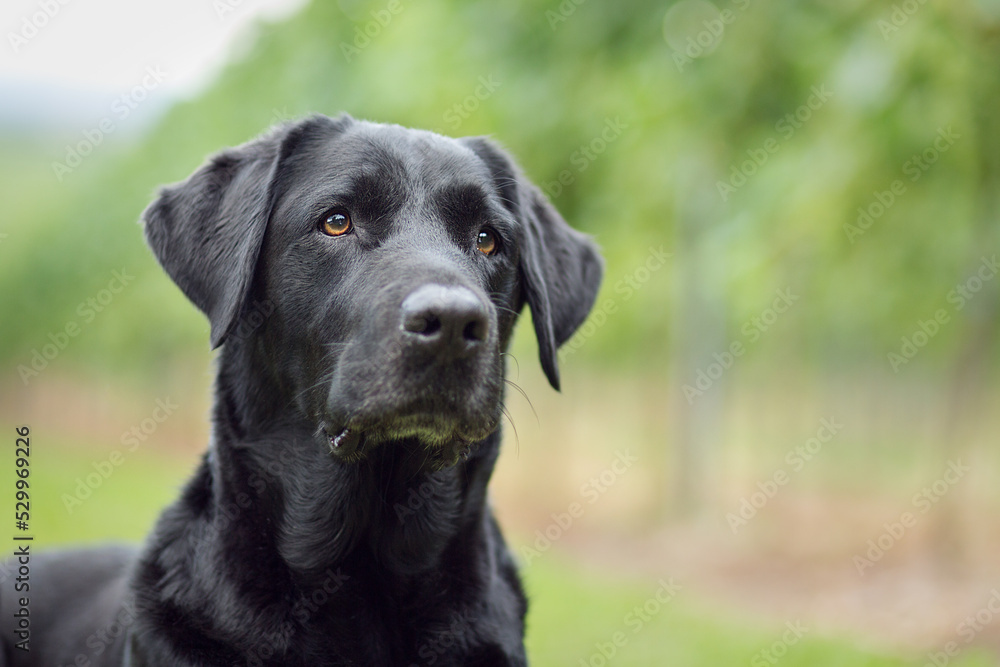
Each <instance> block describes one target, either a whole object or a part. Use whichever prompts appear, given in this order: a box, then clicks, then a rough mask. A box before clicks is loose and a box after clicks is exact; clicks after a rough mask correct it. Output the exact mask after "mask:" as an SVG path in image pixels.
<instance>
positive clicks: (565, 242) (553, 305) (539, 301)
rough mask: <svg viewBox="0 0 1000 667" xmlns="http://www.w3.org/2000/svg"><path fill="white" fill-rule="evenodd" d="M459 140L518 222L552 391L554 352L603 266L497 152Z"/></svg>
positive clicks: (586, 241) (590, 300)
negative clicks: (489, 174) (483, 165)
mask: <svg viewBox="0 0 1000 667" xmlns="http://www.w3.org/2000/svg"><path fill="white" fill-rule="evenodd" d="M465 142H466V145H467V146H469V147H470V148H472V150H474V151H475V152H476V154H477V155H479V157H480V158H481V159H482V160H483V161H485V162H486V164H487V165H488V166H489V167H490V170H491V171H492V173H493V178H494V181H495V183H496V184H497V187H498V188H499V189H500V192H501V196H503V198H504V200H505V202H506V203H507V205H508V207H509V208H510V210H511V211H512V212H513V213H514V215H515V217H517V218H518V220H519V221H520V222H521V227H522V230H523V231H522V238H521V247H520V253H521V257H520V270H521V279H522V284H523V290H524V299H525V301H527V303H528V306H529V307H530V308H531V319H532V321H533V322H534V325H535V335H536V336H537V338H538V354H539V357H540V359H541V362H542V370H544V371H545V376H546V377H547V378H548V379H549V384H551V385H552V387H553V388H555V389H557V390H558V389H559V366H558V358H557V355H556V351H557V350H558V349H559V346H560V345H562V344H563V343H565V342H566V341H567V340H569V339H570V337H571V336H572V335H573V332H575V331H576V329H577V327H579V326H580V325H581V324H582V323H583V321H584V320H585V319H586V318H587V314H588V313H590V309H591V308H592V307H593V305H594V301H595V300H596V298H597V291H598V289H599V288H600V285H601V276H602V275H603V273H604V263H603V261H602V260H601V257H600V255H599V254H598V251H597V246H596V245H595V244H594V242H593V241H592V240H591V239H590V237H588V236H586V235H585V234H581V233H580V232H578V231H576V230H575V229H573V228H572V227H570V226H569V225H568V224H566V221H565V220H563V218H562V216H561V215H559V212H558V211H556V209H555V207H553V206H552V204H551V203H550V202H549V201H548V199H547V198H546V197H545V195H544V194H542V192H541V191H540V190H539V189H538V188H537V187H536V186H535V185H534V184H533V183H531V182H530V181H528V179H527V178H526V177H525V176H524V174H522V173H521V170H520V169H519V168H518V167H517V166H516V165H515V164H514V162H513V161H512V160H511V159H510V157H509V156H508V155H507V154H506V153H505V152H504V151H503V150H502V149H500V148H498V147H497V146H496V145H495V144H493V143H492V142H491V141H489V140H487V139H484V138H482V137H472V138H469V139H466V140H465Z"/></svg>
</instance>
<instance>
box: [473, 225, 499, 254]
mask: <svg viewBox="0 0 1000 667" xmlns="http://www.w3.org/2000/svg"><path fill="white" fill-rule="evenodd" d="M499 248H500V241H499V239H497V234H496V232H494V231H493V230H492V229H484V230H483V231H481V232H479V236H478V238H476V250H478V251H479V252H481V253H483V254H484V255H493V254H496V251H497V249H499Z"/></svg>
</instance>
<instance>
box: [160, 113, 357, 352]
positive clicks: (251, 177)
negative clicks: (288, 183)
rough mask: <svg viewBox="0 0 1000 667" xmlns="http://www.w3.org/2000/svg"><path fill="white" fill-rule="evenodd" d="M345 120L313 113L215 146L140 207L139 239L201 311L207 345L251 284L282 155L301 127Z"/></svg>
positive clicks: (235, 314) (235, 315)
mask: <svg viewBox="0 0 1000 667" xmlns="http://www.w3.org/2000/svg"><path fill="white" fill-rule="evenodd" d="M349 121H350V118H349V117H346V116H345V117H341V118H339V119H337V120H333V119H330V118H327V117H325V116H314V117H311V118H308V119H306V120H303V121H299V122H297V123H292V124H286V125H283V126H280V127H278V128H276V129H275V130H272V131H271V132H270V133H268V134H266V135H264V136H262V137H260V138H258V139H254V140H252V141H249V142H247V143H245V144H243V145H241V146H238V147H236V148H231V149H228V150H224V151H222V152H220V153H217V154H216V155H214V156H212V157H211V158H209V160H208V161H207V162H206V163H205V164H204V165H202V166H201V167H200V168H199V169H198V170H197V171H195V172H194V173H193V174H192V175H191V176H189V177H188V179H187V180H185V181H182V182H181V183H177V184H174V185H170V186H167V187H164V188H162V189H161V190H160V193H159V196H158V197H157V198H156V200H154V201H153V203H152V204H150V205H149V207H147V208H146V210H145V211H144V212H143V214H142V218H143V222H144V225H145V231H146V242H147V243H148V244H149V246H150V247H151V248H152V250H153V254H154V255H156V259H157V260H158V261H159V262H160V265H161V266H163V268H164V270H165V271H166V272H167V274H168V275H170V277H171V278H172V279H173V281H174V282H175V283H177V286H178V287H180V288H181V291H183V292H184V294H185V295H186V296H187V297H188V299H190V300H191V301H192V303H194V305H196V306H197V307H198V308H199V309H201V311H202V312H203V313H205V315H206V316H208V321H209V324H210V326H211V343H212V347H213V348H216V347H218V346H219V345H221V344H222V343H223V342H224V341H225V340H226V335H227V334H228V333H229V332H230V331H231V330H232V328H233V327H234V326H235V325H236V323H237V321H238V320H239V316H240V313H241V312H242V310H243V306H244V303H245V301H246V299H247V294H248V293H249V291H250V285H251V283H252V281H253V275H254V269H255V267H256V264H257V256H258V255H259V253H260V248H261V244H262V242H263V239H264V231H265V229H266V228H267V221H268V218H269V217H270V215H271V208H272V206H273V204H274V185H275V181H276V179H277V175H278V169H279V166H280V164H281V161H282V159H283V158H284V157H285V156H287V155H289V154H290V153H291V152H293V151H294V148H295V146H296V145H297V144H298V142H299V140H300V139H301V137H302V136H303V135H305V134H306V133H308V132H310V131H312V132H315V131H316V130H323V129H328V128H330V127H333V126H336V127H342V126H343V125H345V124H346V123H347V122H349Z"/></svg>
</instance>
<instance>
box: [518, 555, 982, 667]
mask: <svg viewBox="0 0 1000 667" xmlns="http://www.w3.org/2000/svg"><path fill="white" fill-rule="evenodd" d="M522 575H523V577H524V580H525V585H526V587H527V589H528V593H529V597H530V598H531V611H530V613H529V616H528V637H527V643H528V654H529V656H531V660H532V664H535V665H542V666H548V665H567V666H569V667H581V666H583V665H590V666H593V667H599V666H601V665H614V666H615V667H629V666H635V667H650V666H651V665H657V666H659V665H663V666H672V665H678V666H684V667H694V666H699V665H704V666H706V667H720V666H722V667H729V666H731V665H750V666H751V667H758V666H770V665H772V664H774V665H781V666H782V667H817V666H825V667H904V666H906V667H920V666H922V665H924V663H925V660H924V659H922V658H921V659H915V658H910V659H907V658H902V657H894V656H891V655H887V654H879V653H877V652H874V651H872V650H870V649H869V650H865V649H862V648H859V647H857V646H854V645H852V643H851V642H850V641H849V640H838V639H832V638H825V637H820V636H817V635H816V634H815V633H814V632H813V631H812V629H811V628H809V627H808V625H806V626H805V628H806V630H809V631H807V632H805V633H804V634H803V636H802V638H801V639H797V641H796V642H795V643H792V644H789V645H787V652H785V651H781V650H780V647H779V648H778V650H777V651H776V652H775V655H777V654H778V653H781V654H782V655H781V657H780V658H778V657H772V660H773V662H769V661H768V659H767V657H765V656H764V655H763V654H761V653H760V652H761V651H764V650H767V649H769V648H771V647H772V645H773V644H774V643H775V642H779V643H781V642H782V635H783V634H784V633H786V632H787V630H788V628H787V627H785V626H784V625H783V624H781V623H778V624H776V625H768V624H765V623H762V622H760V621H756V620H748V619H739V618H737V617H734V616H732V615H730V614H722V613H719V612H718V611H710V610H708V609H707V608H706V607H705V606H704V604H703V603H701V602H699V601H698V600H697V599H696V598H693V597H692V596H691V595H690V594H689V593H687V592H686V591H684V590H683V589H681V590H680V592H678V593H677V595H676V596H675V597H674V598H673V599H671V600H670V601H669V602H666V603H665V604H656V603H652V602H651V600H653V599H654V596H655V595H656V593H657V591H658V590H665V589H662V588H661V586H662V584H660V583H658V582H656V581H649V582H647V583H645V584H643V583H642V582H638V581H635V580H631V581H628V580H622V579H619V578H614V577H610V576H607V575H604V574H597V575H595V574H594V573H593V572H584V571H582V570H581V569H580V568H579V567H578V566H574V565H573V564H572V563H570V562H567V561H560V560H559V558H558V557H556V556H555V555H554V554H547V555H546V556H545V557H544V558H540V559H539V560H538V561H536V562H534V563H533V564H532V565H531V566H530V567H529V568H526V569H525V571H524V572H523V573H522ZM666 583H667V584H670V583H672V582H670V581H669V580H668V581H666ZM676 583H680V582H676ZM661 597H665V596H662V595H661ZM647 604H648V610H649V611H650V612H651V613H649V614H647V615H646V619H647V620H643V619H641V618H640V617H639V616H638V615H637V612H636V610H637V608H642V607H643V606H646V605H647ZM657 609H658V611H657ZM796 620H797V619H789V621H790V622H791V623H792V624H794V623H795V621H796ZM616 633H617V637H616ZM793 637H794V635H792V634H790V633H789V639H791V638H793ZM616 639H617V646H615V645H614V644H615V640H616ZM604 655H609V656H611V659H610V660H605V658H604ZM949 664H950V665H952V666H953V667H956V666H957V667H988V666H989V665H992V664H994V663H993V662H991V660H990V659H989V658H988V656H986V655H985V654H978V655H972V654H970V655H967V656H963V657H962V658H961V659H959V660H956V661H954V662H951V663H949Z"/></svg>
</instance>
